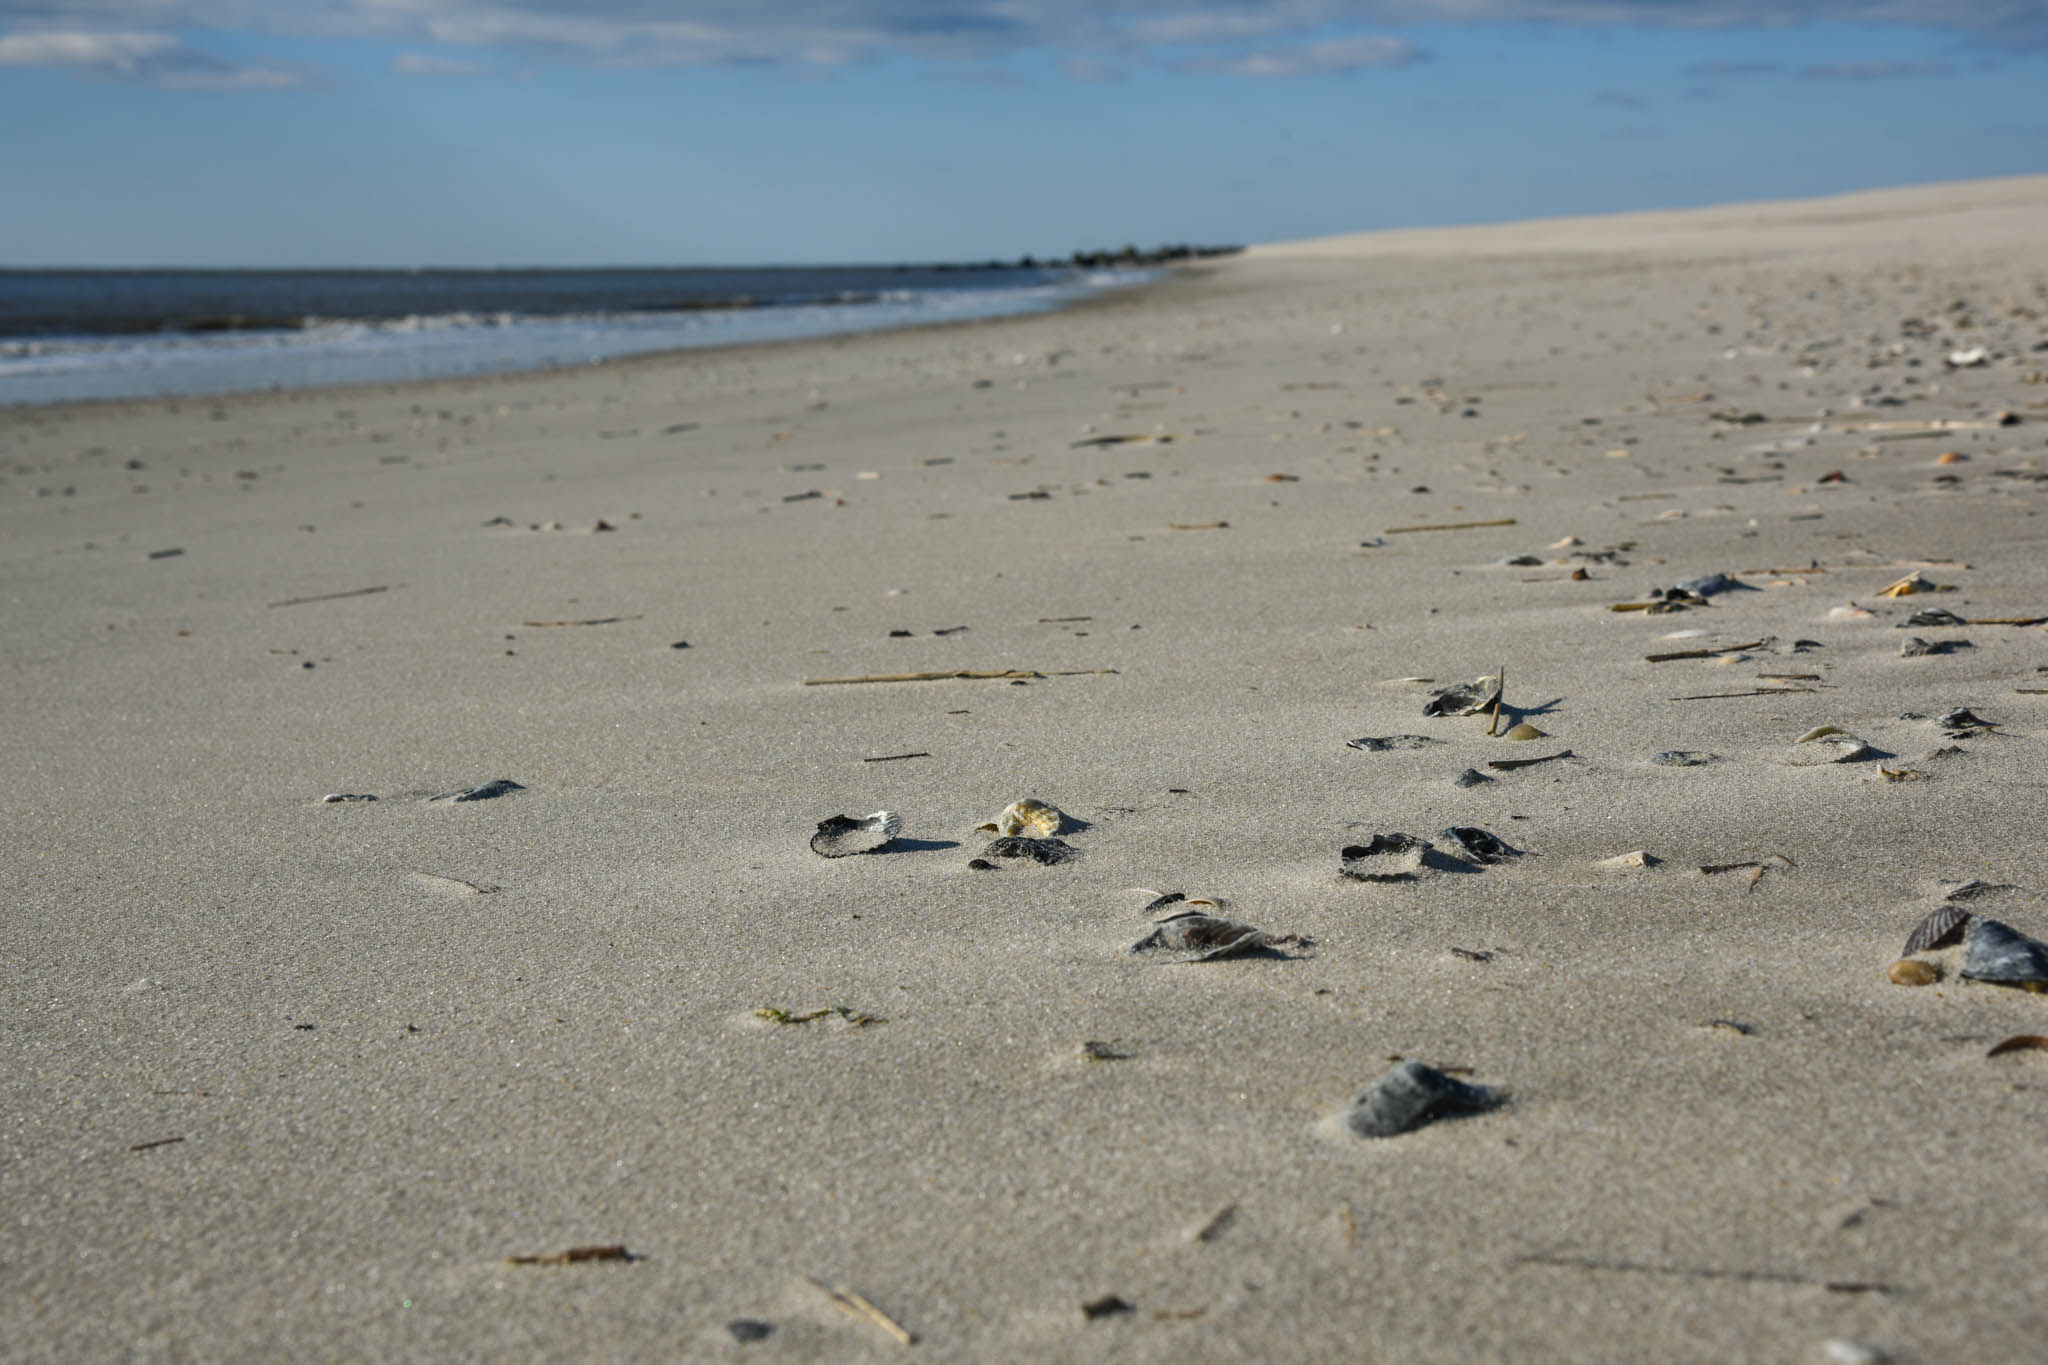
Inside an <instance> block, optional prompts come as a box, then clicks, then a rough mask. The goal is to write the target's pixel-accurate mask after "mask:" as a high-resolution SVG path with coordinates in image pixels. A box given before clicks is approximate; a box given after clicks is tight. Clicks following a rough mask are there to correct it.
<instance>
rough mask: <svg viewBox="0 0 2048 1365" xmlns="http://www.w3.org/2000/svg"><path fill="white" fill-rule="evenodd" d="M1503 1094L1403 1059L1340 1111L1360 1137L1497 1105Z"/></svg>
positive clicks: (1406, 1129) (1394, 1131) (1379, 1135)
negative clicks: (1342, 1111)
mask: <svg viewBox="0 0 2048 1365" xmlns="http://www.w3.org/2000/svg"><path fill="white" fill-rule="evenodd" d="M1500 1103H1501V1097H1500V1096H1499V1095H1497V1094H1496V1093H1495V1092H1493V1091H1492V1090H1489V1089H1487V1088H1486V1087H1484V1086H1478V1085H1469V1084H1467V1083H1466V1082H1464V1081H1460V1080H1457V1079H1454V1078H1453V1077H1450V1076H1446V1075H1445V1074H1444V1073H1443V1072H1441V1071H1438V1070H1437V1069H1436V1068H1435V1067H1432V1066H1425V1065H1423V1064H1422V1063H1421V1062H1417V1061H1412V1060H1411V1061H1405V1062H1402V1063H1401V1064H1400V1065H1399V1066H1397V1067H1395V1068H1394V1069H1393V1070H1392V1071H1389V1072H1388V1073H1387V1074H1386V1075H1384V1076H1382V1077H1380V1078H1379V1079H1378V1080H1377V1081H1374V1082H1373V1083H1372V1084H1371V1085H1370V1086H1368V1087H1367V1088H1366V1089H1365V1090H1364V1091H1363V1092H1362V1093H1361V1094H1360V1095H1359V1096H1358V1098H1357V1099H1355V1100H1353V1101H1352V1102H1351V1107H1350V1108H1349V1109H1347V1110H1346V1111H1345V1112H1344V1114H1343V1115H1342V1122H1343V1125H1344V1127H1346V1128H1347V1129H1349V1130H1350V1131H1351V1132H1353V1133H1355V1134H1357V1135H1358V1136H1359V1137H1362V1138H1384V1137H1397V1136H1399V1135H1400V1134H1402V1133H1407V1132H1412V1131H1413V1130H1415V1129H1417V1128H1420V1127H1422V1126H1423V1125H1424V1124H1426V1123H1431V1122H1434V1121H1435V1120H1437V1119H1439V1118H1445V1117H1448V1116H1451V1115H1455V1114H1477V1113H1482V1112H1484V1111H1486V1110H1488V1109H1492V1108H1495V1107H1496V1106H1498V1105H1499V1104H1500Z"/></svg>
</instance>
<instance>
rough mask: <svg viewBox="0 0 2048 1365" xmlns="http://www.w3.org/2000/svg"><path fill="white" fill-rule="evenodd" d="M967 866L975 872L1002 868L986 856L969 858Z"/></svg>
mask: <svg viewBox="0 0 2048 1365" xmlns="http://www.w3.org/2000/svg"><path fill="white" fill-rule="evenodd" d="M967 866H968V867H969V868H970V869H972V870H973V871H976V872H1001V871H1002V869H1001V868H1000V867H997V866H996V865H995V864H994V863H992V862H990V861H989V860H988V859H986V858H969V859H968V860H967Z"/></svg>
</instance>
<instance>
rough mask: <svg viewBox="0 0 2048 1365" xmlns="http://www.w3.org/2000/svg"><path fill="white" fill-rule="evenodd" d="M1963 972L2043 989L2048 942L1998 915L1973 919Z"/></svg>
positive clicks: (2004, 983)
mask: <svg viewBox="0 0 2048 1365" xmlns="http://www.w3.org/2000/svg"><path fill="white" fill-rule="evenodd" d="M1963 975H1964V976H1967V977H1971V978H1974V979H1975V980H1978V981H1990V982H1995V983H1996V984H1998V985H2001V986H2024V987H2026V988H2028V989H2029V990H2040V989H2042V988H2043V987H2048V944H2043V943H2040V942H2038V941H2036V940H2034V939H2031V938H2028V937H2027V936H2026V935H2025V934H2023V933H2021V932H2020V931H2019V930H2017V929H2015V928H2013V927H2012V926H2011V925H2009V924H2001V923H2000V922H1999V921H1997V920H1995V919H1979V920H1973V921H1971V924H1970V937H1969V941H1968V943H1967V945H1966V946H1965V947H1964V949H1963Z"/></svg>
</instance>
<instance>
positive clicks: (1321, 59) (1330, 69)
mask: <svg viewBox="0 0 2048 1365" xmlns="http://www.w3.org/2000/svg"><path fill="white" fill-rule="evenodd" d="M1421 60H1422V53H1421V52H1420V51H1419V50H1418V49H1417V48H1416V47H1415V46H1414V44H1412V43H1407V42H1403V41H1402V40H1401V39H1399V38H1376V37H1368V38H1332V39H1330V40H1329V41H1327V42H1321V43H1305V44H1302V45H1301V46H1298V47H1281V48H1267V49H1262V50H1260V51H1256V52H1247V53H1244V54H1242V55H1240V56H1235V57H1189V58H1185V59H1183V60H1181V61H1179V62H1176V63H1174V69H1175V70H1179V71H1215V72H1222V73H1224V74H1226V75H1232V76H1256V77H1260V78H1263V79H1267V80H1279V79H1286V78H1288V77H1292V76H1338V75H1346V74H1349V73H1350V72H1353V71H1364V70H1367V69H1368V68H1371V67H1377V66H1408V65H1410V64H1412V63H1414V62H1418V61H1421Z"/></svg>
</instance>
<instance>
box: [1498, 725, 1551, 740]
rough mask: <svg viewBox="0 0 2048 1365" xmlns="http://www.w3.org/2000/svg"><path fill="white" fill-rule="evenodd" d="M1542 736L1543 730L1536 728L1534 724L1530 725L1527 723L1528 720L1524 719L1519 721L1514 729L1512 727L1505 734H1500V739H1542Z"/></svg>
mask: <svg viewBox="0 0 2048 1365" xmlns="http://www.w3.org/2000/svg"><path fill="white" fill-rule="evenodd" d="M1543 736H1544V732H1543V731H1541V730H1539V729H1537V728H1536V727H1535V726H1533V725H1531V724H1530V723H1529V722H1528V721H1526V720H1525V721H1523V722H1522V723H1521V724H1520V725H1517V726H1516V727H1515V728H1514V729H1512V730H1510V731H1508V732H1507V733H1506V734H1504V735H1502V736H1501V738H1502V739H1542V738H1543Z"/></svg>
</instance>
